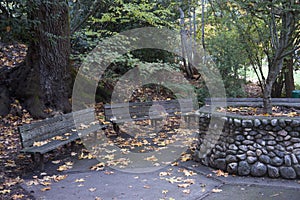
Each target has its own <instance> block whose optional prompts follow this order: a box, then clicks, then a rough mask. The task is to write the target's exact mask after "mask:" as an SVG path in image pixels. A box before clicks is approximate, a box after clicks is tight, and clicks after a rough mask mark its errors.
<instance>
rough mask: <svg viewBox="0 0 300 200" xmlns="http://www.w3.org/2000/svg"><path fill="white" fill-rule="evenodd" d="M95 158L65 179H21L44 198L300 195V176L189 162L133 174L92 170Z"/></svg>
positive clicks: (294, 198) (247, 199)
mask: <svg viewBox="0 0 300 200" xmlns="http://www.w3.org/2000/svg"><path fill="white" fill-rule="evenodd" d="M97 162H98V161H97V160H75V161H74V165H73V168H72V169H70V170H68V171H66V172H64V173H60V174H63V175H67V177H66V178H65V179H64V180H61V181H58V182H55V181H53V180H52V181H45V182H44V185H41V184H37V185H34V184H32V185H27V184H26V183H30V182H32V180H34V179H32V178H31V176H30V177H28V178H27V179H26V178H25V182H24V183H23V185H22V186H23V187H24V188H25V189H26V190H28V191H29V192H31V194H32V195H33V196H34V197H35V198H36V199H47V200H48V199H49V200H52V199H53V200H54V199H55V200H68V199H70V200H76V199H82V200H100V199H101V200H142V199H143V200H148V199H149V200H161V199H166V200H173V199H176V200H184V199H188V200H190V199H204V200H218V199H222V200H236V199H239V200H240V199H244V200H252V199H255V200H260V199H264V200H265V199H272V200H278V199H282V200H283V199H284V200H285V199H288V200H298V199H300V184H299V183H298V181H295V180H281V179H279V180H274V179H268V178H252V177H235V176H231V175H229V176H228V177H223V176H219V177H218V176H216V174H215V173H214V172H212V171H213V169H210V168H207V167H204V166H201V165H199V163H195V162H193V161H189V162H184V163H179V165H178V166H167V167H165V168H163V169H160V170H159V171H155V172H151V173H136V174H133V173H126V172H121V171H118V170H114V169H111V168H105V170H104V171H91V170H90V169H89V168H90V167H91V166H93V165H95V164H97ZM54 169H56V166H53V165H52V164H48V165H47V166H46V172H48V174H47V175H48V176H51V171H52V175H54V174H58V173H57V172H55V170H54ZM43 176H44V177H45V174H43ZM43 176H40V178H41V177H43ZM49 182H52V183H51V185H48V183H49ZM45 185H46V186H45ZM45 188H46V189H49V190H46V189H45ZM50 188H51V189H50ZM43 189H44V190H45V191H42V190H43Z"/></svg>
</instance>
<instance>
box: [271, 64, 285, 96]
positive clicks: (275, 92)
mask: <svg viewBox="0 0 300 200" xmlns="http://www.w3.org/2000/svg"><path fill="white" fill-rule="evenodd" d="M283 70H284V69H283ZM283 85H284V73H283V71H282V72H280V74H279V75H278V77H277V79H276V81H275V82H274V84H273V88H272V95H271V96H272V97H273V98H280V97H281V94H282V89H283Z"/></svg>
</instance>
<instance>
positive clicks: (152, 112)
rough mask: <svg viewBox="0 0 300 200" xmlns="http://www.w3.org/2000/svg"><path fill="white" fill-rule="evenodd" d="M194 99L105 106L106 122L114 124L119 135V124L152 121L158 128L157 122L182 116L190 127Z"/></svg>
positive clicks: (193, 111) (193, 113) (193, 110)
mask: <svg viewBox="0 0 300 200" xmlns="http://www.w3.org/2000/svg"><path fill="white" fill-rule="evenodd" d="M193 108H194V106H193V102H192V99H179V100H176V99H175V100H165V101H147V102H129V103H115V104H105V105H104V115H105V120H106V121H108V122H111V123H112V124H113V128H114V130H115V131H116V133H117V134H119V131H120V129H119V126H118V124H121V123H125V122H130V121H141V120H150V122H151V125H153V126H155V130H156V127H157V122H158V121H159V120H162V119H163V118H165V117H173V116H182V117H183V118H184V120H185V121H186V122H187V123H188V126H190V121H191V119H192V118H194V117H195V109H193Z"/></svg>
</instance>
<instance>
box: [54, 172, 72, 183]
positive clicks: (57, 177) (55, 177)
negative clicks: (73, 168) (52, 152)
mask: <svg viewBox="0 0 300 200" xmlns="http://www.w3.org/2000/svg"><path fill="white" fill-rule="evenodd" d="M67 176H68V175H66V174H65V175H59V176H57V175H54V176H53V180H54V181H55V182H58V181H61V180H64V179H65V178H67Z"/></svg>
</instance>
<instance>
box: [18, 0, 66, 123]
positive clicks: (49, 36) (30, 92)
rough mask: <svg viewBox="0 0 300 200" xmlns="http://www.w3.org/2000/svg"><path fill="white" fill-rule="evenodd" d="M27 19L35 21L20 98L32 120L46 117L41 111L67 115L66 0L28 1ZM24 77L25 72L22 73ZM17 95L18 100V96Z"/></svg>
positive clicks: (20, 88)
mask: <svg viewBox="0 0 300 200" xmlns="http://www.w3.org/2000/svg"><path fill="white" fill-rule="evenodd" d="M29 3H30V4H31V5H30V6H31V7H32V8H33V9H31V12H30V13H29V17H30V18H31V19H33V20H36V21H38V22H39V23H37V24H36V25H35V26H34V27H33V32H32V35H33V38H32V39H33V40H32V41H31V43H30V44H29V47H28V53H27V58H26V71H27V73H28V75H27V76H26V77H25V80H24V85H20V87H19V92H20V91H22V92H23V93H25V94H19V95H20V96H23V97H24V102H25V105H26V107H27V109H28V110H29V111H30V113H31V114H32V115H33V116H34V117H45V113H44V109H46V108H51V109H52V110H55V111H61V112H69V111H70V110H71V104H70V102H69V99H68V96H69V94H70V80H71V79H70V77H71V76H70V71H71V70H70V64H69V56H70V28H69V13H68V5H67V2H66V1H65V0H52V1H49V0H42V1H34V0H32V1H30V2H29ZM24 73H25V72H24ZM19 95H18V96H19Z"/></svg>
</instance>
